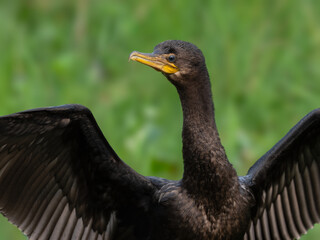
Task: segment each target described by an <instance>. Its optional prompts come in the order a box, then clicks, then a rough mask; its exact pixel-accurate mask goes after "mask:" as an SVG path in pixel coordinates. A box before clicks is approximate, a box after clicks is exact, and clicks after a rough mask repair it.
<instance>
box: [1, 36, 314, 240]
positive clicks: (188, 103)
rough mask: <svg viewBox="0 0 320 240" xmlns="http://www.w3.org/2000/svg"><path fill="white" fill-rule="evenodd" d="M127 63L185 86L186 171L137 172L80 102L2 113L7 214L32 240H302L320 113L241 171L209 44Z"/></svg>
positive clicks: (179, 45) (175, 45) (162, 49)
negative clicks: (230, 146)
mask: <svg viewBox="0 0 320 240" xmlns="http://www.w3.org/2000/svg"><path fill="white" fill-rule="evenodd" d="M130 59H132V60H135V61H139V62H141V63H144V64H146V65H149V66H151V67H153V68H155V69H156V70H158V71H161V72H162V73H163V74H164V75H165V76H166V77H167V79H168V80H169V81H170V82H171V83H173V85H175V87H176V89H177V91H178V93H179V96H180V100H181V104H182V109H183V131H182V141H183V160H184V174H183V178H182V179H181V180H180V181H171V180H166V179H161V178H157V177H144V176H142V175H140V174H138V173H137V172H135V171H134V170H133V169H131V168H130V167H129V166H127V165H126V164H125V163H124V162H123V161H122V160H121V159H120V158H119V157H118V156H117V155H116V153H115V152H114V151H113V149H112V148H111V146H110V145H109V144H108V142H107V141H106V140H105V138H104V136H103V134H102V132H101V130H100V129H99V127H98V125H97V123H96V122H95V120H94V118H93V116H92V114H91V112H90V111H89V110H88V109H87V108H85V107H83V106H80V105H64V106H60V107H53V108H42V109H34V110H29V111H25V112H20V113H16V114H12V115H8V116H3V117H1V118H0V211H1V213H2V214H3V215H5V216H6V217H7V218H8V219H9V220H10V221H11V222H12V223H14V224H15V225H17V226H18V227H19V228H20V229H21V231H23V232H24V233H25V234H26V235H27V236H28V237H30V239H89V240H93V239H107V240H115V239H116V240H121V239H126V240H135V239H136V240H147V239H152V240H157V239H159V240H160V239H161V240H166V239H167V240H169V239H175V240H188V239H190V240H191V239H192V240H204V239H205V240H207V239H293V238H298V237H299V236H301V234H303V233H305V232H306V231H307V230H308V229H309V228H310V227H312V226H313V225H314V224H315V223H317V222H319V220H320V201H319V199H320V109H317V110H314V111H313V112H311V113H309V114H308V115H307V116H306V117H304V118H303V119H302V120H301V121H300V122H299V123H298V124H297V125H296V126H295V127H293V128H292V130H291V131H290V132H289V133H288V134H287V135H286V136H285V137H284V138H283V139H282V140H280V141H279V142H278V143H277V144H276V145H275V146H274V147H273V148H272V149H271V150H270V151H269V152H267V153H266V154H265V155H264V156H263V157H262V158H260V159H259V160H258V161H257V162H256V163H255V164H254V165H253V166H252V167H251V168H250V170H249V172H248V174H247V175H246V176H243V177H238V176H237V174H236V172H235V170H234V169H233V167H232V165H231V164H230V163H229V162H228V160H227V156H226V154H225V151H224V148H223V146H222V145H221V143H220V139H219V135H218V131H217V127H216V124H215V121H214V107H213V103H212V97H211V87H210V80H209V74H208V72H207V68H206V65H205V59H204V57H203V55H202V53H201V51H200V50H199V49H198V48H197V47H196V46H194V45H192V44H190V43H187V42H183V41H165V42H163V43H160V44H159V45H157V46H156V47H155V49H154V52H153V53H152V54H143V53H139V52H133V53H132V54H131V55H130Z"/></svg>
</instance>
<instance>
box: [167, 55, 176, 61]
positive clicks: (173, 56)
mask: <svg viewBox="0 0 320 240" xmlns="http://www.w3.org/2000/svg"><path fill="white" fill-rule="evenodd" d="M174 60H176V56H175V55H170V56H169V57H168V61H169V62H174Z"/></svg>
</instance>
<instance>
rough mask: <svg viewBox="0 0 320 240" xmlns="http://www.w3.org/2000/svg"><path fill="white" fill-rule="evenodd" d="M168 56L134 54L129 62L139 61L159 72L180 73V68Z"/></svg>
mask: <svg viewBox="0 0 320 240" xmlns="http://www.w3.org/2000/svg"><path fill="white" fill-rule="evenodd" d="M167 57H168V54H163V55H159V54H153V53H140V52H136V51H134V52H132V53H131V54H130V56H129V60H133V61H137V62H140V63H143V64H145V65H147V66H150V67H152V68H154V69H156V70H157V71H160V72H163V73H167V74H172V73H176V72H178V71H179V68H178V67H177V66H176V65H174V64H173V63H171V62H169V61H168V60H167Z"/></svg>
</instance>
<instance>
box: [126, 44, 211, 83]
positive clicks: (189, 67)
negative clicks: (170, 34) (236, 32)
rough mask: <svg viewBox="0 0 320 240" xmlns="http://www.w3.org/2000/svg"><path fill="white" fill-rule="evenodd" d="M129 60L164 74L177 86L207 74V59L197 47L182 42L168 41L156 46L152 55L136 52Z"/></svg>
mask: <svg viewBox="0 0 320 240" xmlns="http://www.w3.org/2000/svg"><path fill="white" fill-rule="evenodd" d="M129 60H134V61H137V62H140V63H143V64H145V65H147V66H150V67H152V68H154V69H155V70H157V71H160V72H162V73H163V74H164V75H165V76H166V77H167V78H168V80H169V81H170V82H172V83H173V84H174V85H176V86H184V85H187V84H188V83H190V82H191V81H197V76H199V75H200V73H202V74H203V72H205V73H207V70H206V65H205V59H204V56H203V54H202V52H201V50H200V49H198V48H197V47H196V46H195V45H193V44H191V43H189V42H184V41H180V40H168V41H165V42H162V43H160V44H158V45H157V46H155V48H154V51H153V52H152V53H141V52H137V51H134V52H132V53H131V54H130V56H129Z"/></svg>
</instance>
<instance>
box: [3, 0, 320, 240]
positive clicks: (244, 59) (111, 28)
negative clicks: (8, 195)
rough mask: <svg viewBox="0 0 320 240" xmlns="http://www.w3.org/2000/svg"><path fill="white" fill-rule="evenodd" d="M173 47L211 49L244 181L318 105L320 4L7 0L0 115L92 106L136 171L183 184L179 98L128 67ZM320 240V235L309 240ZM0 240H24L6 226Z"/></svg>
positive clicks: (227, 131) (219, 112)
mask: <svg viewBox="0 0 320 240" xmlns="http://www.w3.org/2000/svg"><path fill="white" fill-rule="evenodd" d="M167 39H181V40H186V41H190V42H193V43H195V44H196V45H197V46H198V47H199V48H201V49H202V50H203V52H204V54H205V56H206V60H207V65H208V68H209V72H210V74H211V79H212V80H213V87H212V90H213V95H214V100H215V107H216V117H217V124H218V128H219V130H220V134H221V139H222V142H223V144H224V146H225V148H226V151H227V154H228V156H229V158H230V161H231V162H232V163H233V165H234V166H235V167H236V169H237V171H238V173H239V174H245V173H246V171H247V170H248V168H249V167H250V166H251V165H252V164H253V163H254V162H255V161H256V160H257V159H258V158H259V157H260V156H261V155H262V154H264V153H265V152H266V151H267V150H268V149H270V148H271V147H272V146H273V145H274V144H275V143H276V142H277V141H278V140H279V139H280V138H281V137H283V136H284V134H285V133H286V132H287V131H288V130H289V129H290V128H291V127H292V126H293V125H294V124H295V123H297V121H298V120H299V119H301V118H302V117H303V116H304V115H305V114H307V113H308V112H309V111H311V110H312V109H314V108H317V107H320V67H319V66H320V2H318V1H315V0H281V1H258V0H248V1H229V0H217V1H206V0H203V1H192V0H178V1H169V0H162V1H148V0H133V1H123V0H119V1H99V0H93V1H89V0H72V1H71V0H70V1H64V0H55V1H50V0H29V1H22V0H20V1H1V2H0V102H1V106H0V115H5V114H9V113H13V112H16V111H21V110H25V109H30V108H36V107H44V106H52V105H60V104H66V103H80V104H83V105H85V106H87V107H89V108H90V109H91V110H92V112H93V114H94V115H95V117H96V119H97V121H98V123H99V125H100V126H101V128H102V130H103V132H104V133H105V136H106V138H107V139H108V141H109V142H110V144H111V145H112V146H113V148H114V149H115V151H116V152H117V153H118V154H119V156H120V157H121V158H122V159H123V160H124V161H126V162H127V163H128V164H129V165H130V166H132V167H133V168H134V169H136V170H137V171H138V172H140V173H142V174H145V175H156V176H160V177H166V178H172V179H179V178H180V177H181V174H182V161H181V159H182V157H181V136H180V135H181V124H182V116H181V109H180V105H179V101H178V96H177V93H176V92H175V89H174V87H172V86H171V85H170V84H169V83H168V81H167V80H166V79H165V78H164V77H163V76H161V74H159V73H158V72H156V71H153V70H152V69H150V68H148V67H145V66H142V65H140V64H137V63H133V62H132V63H131V62H130V63H128V61H127V59H128V56H129V54H130V52H131V51H133V50H138V51H143V52H150V51H152V48H153V47H154V45H155V44H157V43H159V42H161V41H164V40H167ZM0 194H1V193H0ZM319 201H320V200H319ZM319 235H320V229H319V227H318V228H315V230H312V231H310V232H309V234H308V237H303V239H319ZM0 239H5V240H11V239H12V240H17V239H25V237H23V236H22V235H21V234H20V233H19V232H18V230H16V228H14V227H13V226H11V225H10V224H8V223H6V220H5V219H4V218H1V222H0Z"/></svg>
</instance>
